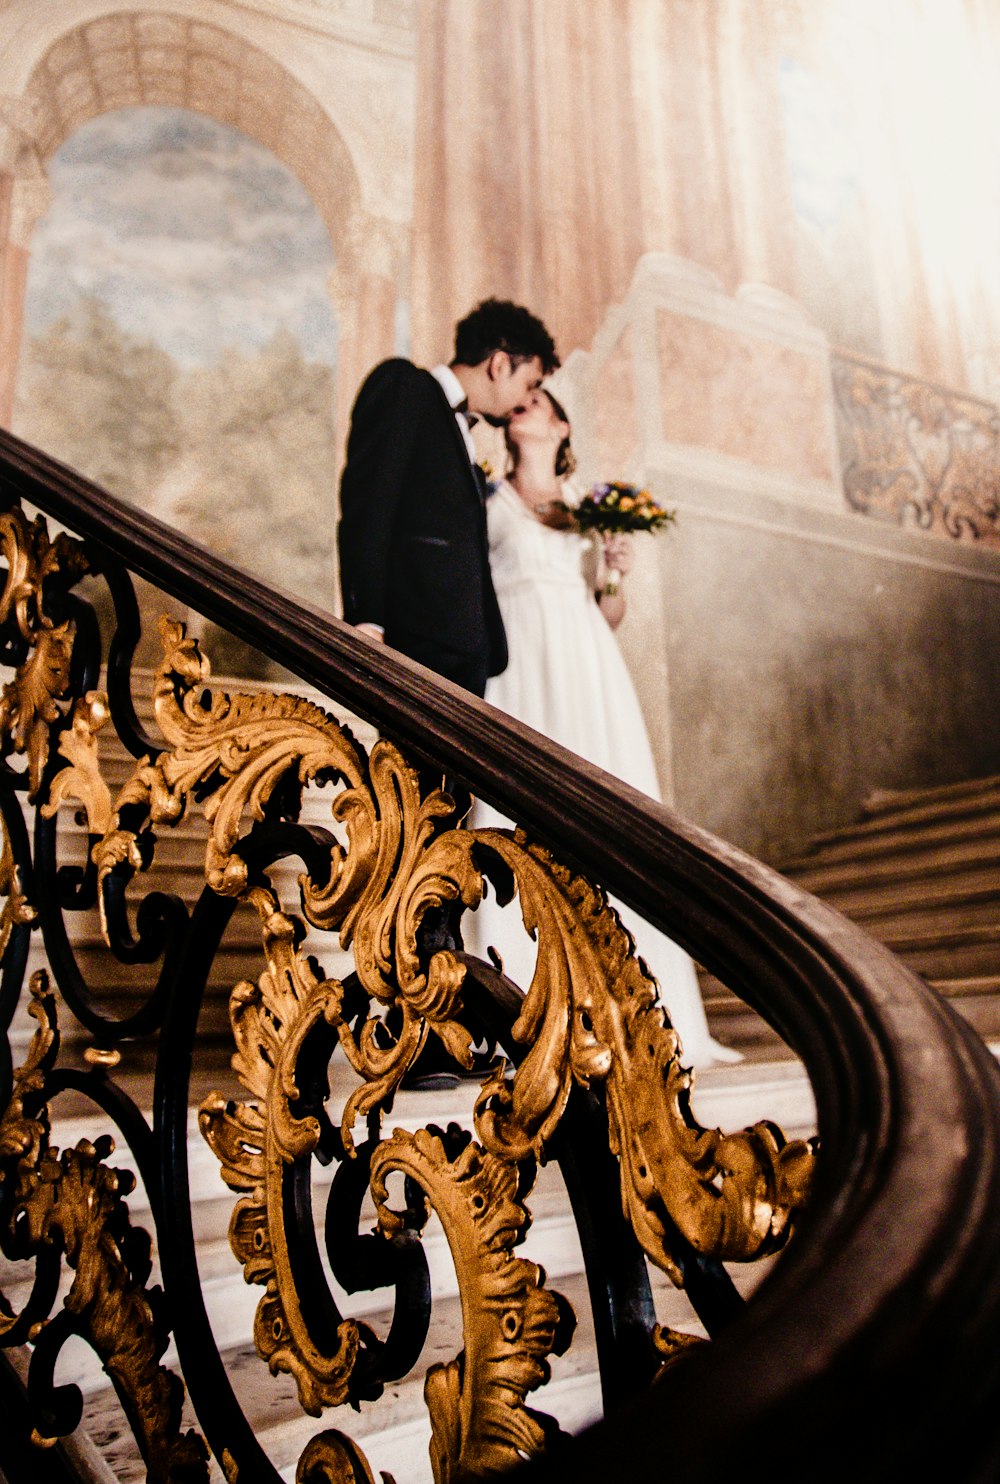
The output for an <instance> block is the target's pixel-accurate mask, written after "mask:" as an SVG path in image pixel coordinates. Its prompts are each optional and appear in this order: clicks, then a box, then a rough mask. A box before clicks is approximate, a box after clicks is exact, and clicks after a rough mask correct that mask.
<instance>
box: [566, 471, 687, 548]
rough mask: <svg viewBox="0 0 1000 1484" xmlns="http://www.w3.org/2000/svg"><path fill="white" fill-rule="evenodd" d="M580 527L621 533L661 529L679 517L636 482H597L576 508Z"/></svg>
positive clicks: (576, 518) (576, 516)
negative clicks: (635, 483)
mask: <svg viewBox="0 0 1000 1484" xmlns="http://www.w3.org/2000/svg"><path fill="white" fill-rule="evenodd" d="M573 518H574V520H575V522H576V525H577V528H578V529H579V530H581V531H597V532H598V533H599V534H600V535H602V536H618V535H621V534H623V533H624V532H627V531H659V530H661V529H662V528H663V527H664V526H666V525H669V524H670V522H671V521H673V520H674V519H675V518H676V517H675V514H674V512H673V511H672V510H665V509H664V508H663V506H662V505H658V504H657V503H656V501H655V500H654V499H653V497H652V495H651V494H650V493H649V490H643V489H639V487H638V486H637V485H634V484H619V483H612V484H595V485H594V487H593V489H591V490H589V491H588V492H587V494H585V495H584V497H583V499H582V500H581V501H580V503H579V505H577V506H576V507H575V509H574V511H573Z"/></svg>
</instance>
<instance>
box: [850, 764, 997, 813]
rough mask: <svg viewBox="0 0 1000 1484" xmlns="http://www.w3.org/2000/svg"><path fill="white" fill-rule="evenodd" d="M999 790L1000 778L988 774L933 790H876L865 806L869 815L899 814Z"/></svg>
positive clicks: (943, 784)
mask: <svg viewBox="0 0 1000 1484" xmlns="http://www.w3.org/2000/svg"><path fill="white" fill-rule="evenodd" d="M995 789H1000V775H997V774H989V775H987V776H986V777H983V778H963V779H960V780H959V781H958V782H957V783H940V784H937V785H936V786H933V787H930V788H880V789H875V790H874V791H873V792H872V793H871V794H869V796H868V798H867V799H866V800H865V802H864V804H863V805H862V812H863V813H864V814H865V815H868V816H872V817H874V816H876V815H885V814H893V813H897V812H898V811H899V810H906V809H912V808H914V807H919V806H923V805H928V804H937V803H955V802H959V801H962V800H965V799H969V798H977V797H978V796H979V795H981V794H983V793H989V792H991V791H993V790H995Z"/></svg>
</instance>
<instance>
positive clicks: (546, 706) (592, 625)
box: [463, 481, 741, 1067]
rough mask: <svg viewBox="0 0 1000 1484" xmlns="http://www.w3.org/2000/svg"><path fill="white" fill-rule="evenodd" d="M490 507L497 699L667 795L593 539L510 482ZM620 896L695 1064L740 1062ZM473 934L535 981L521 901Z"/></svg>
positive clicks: (477, 918) (475, 817)
mask: <svg viewBox="0 0 1000 1484" xmlns="http://www.w3.org/2000/svg"><path fill="white" fill-rule="evenodd" d="M486 510H487V524H488V529H489V542H490V567H491V570H492V573H493V583H494V586H495V587H496V593H497V599H498V601H499V603H500V611H501V613H502V615H503V621H504V627H505V629H506V631H507V645H508V648H509V651H510V660H509V663H508V666H507V669H506V670H504V672H503V674H502V675H497V676H494V678H493V679H491V680H490V682H489V684H488V686H487V689H486V699H487V701H490V702H491V703H492V704H493V705H494V706H497V707H499V708H500V709H501V710H502V711H506V712H507V713H508V714H509V715H511V716H514V717H516V718H517V719H518V720H519V721H523V722H526V723H527V725H528V726H532V727H534V728H535V729H536V730H537V731H539V732H542V733H544V735H545V736H547V737H550V738H551V739H552V740H553V741H554V742H560V743H562V744H563V746H565V747H569V748H571V749H572V750H573V751H574V752H577V753H579V754H580V756H581V757H584V758H586V759H587V761H588V762H591V763H595V764H596V765H597V766H598V767H600V768H604V769H605V770H606V771H607V772H609V773H614V774H615V775H616V776H617V777H618V778H621V779H623V780H624V781H625V782H626V783H630V784H632V785H633V787H635V788H638V789H641V790H642V791H643V793H647V794H649V795H650V797H651V798H654V799H659V797H660V794H659V786H658V783H657V778H656V767H655V764H654V762H653V754H652V750H651V748H650V745H649V737H648V735H647V732H646V725H645V722H644V721H643V716H642V712H641V710H640V709H639V701H638V697H637V696H636V693H635V689H634V687H633V685H632V680H631V677H630V676H629V673H628V670H627V669H626V666H625V661H624V659H623V658H622V655H621V651H620V650H619V648H618V644H617V642H616V640H615V638H614V635H613V634H612V631H611V629H610V628H609V626H608V624H607V622H606V620H605V618H604V616H603V615H602V613H601V610H600V608H599V606H598V604H597V603H596V602H595V600H594V593H593V588H592V587H591V585H590V583H589V582H588V581H587V579H586V576H585V574H584V556H585V553H586V551H587V547H588V545H589V542H588V539H587V538H586V537H584V536H581V535H579V533H577V532H575V531H559V530H554V529H552V528H551V527H549V526H544V525H542V524H541V523H540V522H539V521H538V520H536V519H535V517H534V516H533V515H532V514H531V513H530V512H529V511H528V510H527V509H526V507H525V505H524V504H523V503H522V501H521V500H520V499H519V498H518V495H517V493H516V492H515V491H514V490H513V489H512V488H511V486H510V485H509V484H508V483H507V482H506V481H503V482H502V483H501V484H500V485H498V486H497V488H496V490H495V491H494V493H493V494H492V495H491V497H490V499H489V500H488V502H487V507H486ZM471 824H472V825H473V826H474V827H476V828H480V827H485V826H494V827H495V826H500V827H509V826H510V821H509V820H507V819H504V818H503V817H502V816H501V815H499V814H498V813H497V812H496V811H495V810H493V809H491V808H489V806H487V805H485V804H482V803H480V802H479V801H477V802H476V804H475V806H474V808H473V812H472V817H471ZM614 905H615V907H616V908H617V911H618V913H619V915H620V916H621V919H622V921H623V922H624V924H625V926H626V927H627V928H628V930H629V931H630V932H631V934H632V936H633V937H634V939H635V941H636V944H637V945H638V951H639V953H640V955H641V956H642V957H643V958H644V959H645V961H646V964H647V966H648V968H649V970H650V972H651V973H652V974H653V975H654V977H655V978H656V979H657V981H658V982H659V985H660V994H661V998H662V1001H663V1004H664V1006H665V1007H666V1009H667V1011H668V1013H669V1015H670V1019H671V1021H672V1023H673V1025H674V1028H675V1029H676V1031H677V1032H678V1034H679V1036H680V1038H681V1045H682V1051H683V1060H684V1063H685V1065H688V1066H694V1067H705V1066H710V1065H712V1063H714V1062H720V1061H739V1060H741V1058H740V1056H739V1053H738V1052H735V1051H732V1050H730V1049H729V1048H728V1047H725V1046H721V1045H720V1044H719V1043H718V1042H717V1041H714V1040H713V1039H712V1037H711V1036H710V1035H709V1032H708V1025H707V1023H706V1021H705V1011H704V1007H703V1005H702V1002H701V993H700V991H699V988H698V980H697V977H696V975H695V970H694V965H693V964H692V962H691V960H690V958H689V957H688V955H687V954H686V953H685V952H684V950H683V949H682V948H680V947H678V945H677V944H676V943H673V942H671V940H670V939H669V938H668V937H666V936H665V935H664V934H663V933H661V932H659V931H658V930H657V929H656V928H654V927H652V926H651V925H650V924H649V923H647V922H645V921H643V919H642V918H640V917H639V916H638V914H637V913H635V912H633V911H631V909H629V908H628V907H626V906H625V905H624V904H623V903H621V902H618V901H616V902H615V904H614ZM463 931H464V935H465V939H466V944H467V946H468V947H469V948H470V950H471V951H473V952H475V953H477V954H478V955H479V956H480V957H483V958H485V957H486V947H487V945H488V944H492V945H493V947H495V949H496V950H497V952H498V953H499V954H500V956H501V958H502V959H503V962H504V968H505V971H506V973H507V974H508V975H509V977H510V978H511V979H513V980H514V981H515V983H517V984H520V985H521V987H522V988H524V989H527V987H528V985H529V984H530V982H531V976H532V973H533V971H534V965H535V955H536V945H535V944H534V943H533V942H532V940H531V939H530V938H529V937H528V935H527V933H526V931H525V929H524V926H523V924H522V922H521V918H520V911H519V908H518V905H517V902H516V900H515V901H514V902H513V903H511V904H510V905H509V906H507V907H505V908H501V907H500V906H499V905H498V904H497V901H496V897H495V896H494V895H493V893H492V890H490V892H489V895H488V896H487V897H486V898H485V899H484V901H483V903H482V904H481V906H480V907H479V908H478V909H477V911H476V912H475V913H474V914H471V915H470V916H468V917H466V919H465V922H464V923H463Z"/></svg>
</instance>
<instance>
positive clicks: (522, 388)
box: [339, 299, 740, 1067]
mask: <svg viewBox="0 0 1000 1484" xmlns="http://www.w3.org/2000/svg"><path fill="white" fill-rule="evenodd" d="M558 366H559V357H558V355H557V354H556V348H555V343H554V341H553V339H552V336H551V335H550V334H549V332H548V330H547V329H546V328H545V326H544V324H543V323H542V321H541V320H540V319H538V318H536V316H535V315H533V314H531V313H530V312H529V311H528V310H527V309H525V308H523V307H522V306H521V305H519V304H513V303H511V302H509V301H508V300H499V299H487V300H485V301H484V302H483V303H481V304H480V305H478V306H477V307H476V308H475V309H474V310H473V311H472V313H471V314H469V315H467V316H466V318H465V319H463V320H461V321H460V323H459V324H458V325H457V326H456V330H455V347H454V354H453V357H452V360H451V362H450V364H448V365H439V366H435V367H434V369H433V370H431V371H425V370H422V369H420V368H418V367H417V366H415V365H413V363H412V362H410V361H407V360H403V359H393V360H389V361H385V362H383V364H382V365H380V366H377V367H376V368H375V370H374V371H372V372H371V374H370V375H369V377H368V378H367V380H366V381H365V383H364V385H363V386H362V388H361V390H360V392H359V393H358V397H357V401H356V402H355V405H354V411H353V414H352V419H351V429H350V434H349V437H348V443H347V461H346V464H345V467H344V473H343V476H342V480H341V488H340V497H341V520H340V529H339V549H340V580H341V588H342V592H343V601H344V618H345V619H346V621H347V622H348V623H351V624H354V625H356V627H357V628H358V629H359V630H360V631H361V632H362V633H364V634H366V635H367V636H368V637H369V638H371V639H375V640H378V641H380V642H384V643H386V644H390V645H392V647H393V648H394V649H397V650H399V651H400V652H401V653H402V654H405V655H408V656H409V658H410V659H413V660H417V661H418V662H419V663H420V664H422V665H425V666H426V667H427V668H428V669H430V670H433V671H434V672H435V673H436V674H438V675H442V676H444V677H445V678H446V679H448V680H451V681H453V682H454V683H455V684H457V685H460V686H462V687H464V688H465V689H466V690H469V691H471V692H472V693H473V694H474V695H477V696H485V698H486V700H487V701H489V702H491V703H492V704H493V705H495V706H497V707H499V708H500V709H501V710H503V711H506V712H507V713H508V714H509V715H511V716H514V717H516V718H517V719H518V720H520V721H523V722H525V723H527V725H529V726H532V727H534V728H535V729H536V730H537V731H539V732H541V733H543V734H544V735H545V736H547V737H550V738H552V740H554V741H556V742H559V743H562V744H563V745H564V746H566V747H568V748H570V749H571V750H572V751H574V752H576V753H578V754H579V755H580V756H581V757H584V758H586V759H587V761H588V762H591V763H594V764H596V765H597V766H598V767H601V768H604V769H605V770H606V771H607V772H609V773H613V774H615V775H616V776H617V777H619V778H621V779H623V780H624V781H625V782H627V783H630V784H632V785H633V787H636V788H639V789H641V790H642V791H643V792H644V793H647V794H649V795H650V797H652V798H654V799H658V798H659V797H660V794H659V786H658V782H657V777H656V767H655V763H654V760H653V755H652V749H651V747H650V744H649V738H648V734H647V731H646V726H645V722H644V720H643V716H642V712H641V710H640V708H639V702H638V698H637V697H636V693H635V688H634V686H633V685H632V681H631V677H630V676H629V673H628V670H627V668H626V666H625V662H624V660H623V658H622V655H621V651H620V650H619V648H618V645H617V642H616V640H615V638H614V634H613V630H614V629H615V628H616V627H617V626H618V624H620V623H621V620H622V618H623V616H624V613H625V596H624V594H623V592H622V590H621V585H620V581H616V582H615V583H606V582H605V581H604V574H605V572H607V571H609V570H610V569H614V570H615V572H616V574H617V575H618V577H619V578H620V577H623V576H624V575H625V574H626V573H627V572H628V570H629V568H630V567H631V563H632V551H631V540H630V538H629V537H627V536H624V537H623V536H615V537H606V538H603V539H602V540H601V541H600V542H599V547H598V551H597V553H596V556H597V573H596V577H595V575H594V571H593V561H592V560H588V558H592V556H593V552H592V550H591V538H590V537H588V536H584V535H582V534H581V533H580V532H579V531H578V530H577V529H576V528H575V525H574V524H573V522H572V518H571V516H570V518H569V519H567V508H569V509H570V510H571V508H572V506H573V505H575V504H576V503H577V502H578V499H579V495H578V493H577V492H576V491H575V489H574V488H573V486H572V483H571V482H570V480H569V476H570V475H571V474H572V472H573V469H574V467H575V461H574V458H573V452H572V447H571V441H570V423H569V418H568V417H567V415H566V413H565V411H564V409H563V407H562V405H561V404H560V402H559V401H557V399H556V398H555V396H554V395H553V394H552V393H551V392H550V391H548V390H546V389H545V388H543V386H542V382H543V380H544V378H545V377H546V376H548V375H550V374H551V373H552V372H553V371H555V370H556V369H557V368H558ZM480 418H482V419H483V420H484V421H486V422H488V423H491V424H492V425H494V426H498V427H503V428H504V429H505V442H506V446H507V453H508V470H507V473H506V476H505V477H504V478H503V479H502V480H501V481H500V482H499V483H498V484H496V485H495V486H493V487H492V488H491V487H489V486H488V485H487V481H486V477H485V475H484V473H483V471H482V469H481V468H480V467H479V465H478V464H477V462H476V450H475V445H474V444H473V441H472V427H473V426H474V425H475V423H476V422H477V421H478V420H479V419H480ZM472 823H473V824H475V825H477V826H478V825H483V824H487V823H490V824H500V825H502V826H506V825H508V824H509V821H507V820H505V819H502V818H501V817H500V816H499V815H496V814H495V813H494V812H493V811H490V810H488V809H487V808H486V806H484V805H482V804H480V803H478V802H477V803H476V805H475V806H474V814H473V820H472ZM608 824H609V828H613V827H614V821H613V820H609V822H608ZM615 906H616V908H617V910H618V912H619V915H620V916H621V918H622V921H623V922H624V923H625V925H626V926H627V927H628V929H629V931H630V932H631V933H632V935H633V937H634V938H635V939H636V942H637V943H638V945H639V948H640V952H641V953H642V956H643V957H644V958H645V960H646V962H647V964H648V966H649V968H650V971H651V972H652V973H653V974H654V976H655V977H656V978H657V980H658V981H659V983H660V985H661V994H662V996H663V999H664V1003H665V1004H666V1006H667V1008H668V1011H669V1014H670V1017H671V1020H672V1022H673V1024H674V1027H675V1029H676V1030H677V1032H678V1034H679V1036H680V1038H681V1042H682V1046H683V1058H684V1061H685V1062H686V1063H687V1064H689V1065H693V1066H696V1067H704V1066H707V1065H711V1064H712V1063H714V1062H719V1061H734V1060H739V1059H740V1058H739V1054H738V1053H736V1052H733V1051H731V1050H730V1049H729V1048H727V1047H724V1046H721V1045H720V1044H719V1043H718V1042H716V1041H714V1040H713V1039H712V1037H711V1036H710V1035H709V1032H708V1026H707V1023H706V1020H705V1012H704V1008H703V1006H702V1002H701V994H700V991H699V988H698V981H697V977H696V974H695V970H694V965H693V964H692V962H691V960H690V959H689V958H688V956H687V954H686V953H684V952H683V950H682V949H681V948H679V947H678V946H677V945H676V944H675V943H673V942H672V941H671V940H670V939H669V938H667V937H666V936H665V935H664V934H663V933H660V932H659V931H658V930H657V929H655V928H653V927H651V926H650V925H649V924H648V923H645V922H644V921H643V920H642V919H641V918H639V917H637V915H636V914H635V913H634V912H632V911H631V910H630V909H628V908H625V907H624V906H623V904H621V903H619V902H616V903H615ZM467 924H468V926H467ZM463 931H464V932H465V935H466V937H467V938H475V939H476V940H477V942H476V943H475V944H473V943H470V947H471V948H473V951H478V952H480V956H481V957H484V958H485V957H486V953H485V948H486V945H487V943H490V944H495V945H496V946H498V947H499V948H500V951H501V954H502V957H503V960H504V965H505V973H506V974H507V975H508V977H509V978H511V979H513V980H514V981H515V982H516V983H518V984H520V985H521V986H522V988H524V989H527V987H528V985H529V984H530V982H531V975H532V973H533V969H534V956H535V948H536V945H535V944H534V943H533V942H532V941H531V940H530V939H529V938H528V937H527V934H526V932H525V930H524V928H523V926H522V925H521V922H520V916H519V912H518V908H517V904H516V903H513V904H511V906H510V907H508V908H500V907H499V906H498V905H497V903H496V900H495V898H493V897H492V896H491V897H489V898H487V899H485V900H484V901H483V903H482V905H481V906H480V907H479V908H478V909H477V911H476V912H475V914H473V918H472V920H471V922H470V920H469V919H466V922H465V923H463Z"/></svg>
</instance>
